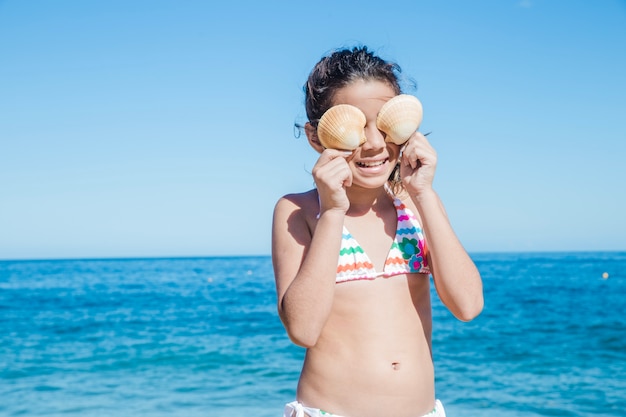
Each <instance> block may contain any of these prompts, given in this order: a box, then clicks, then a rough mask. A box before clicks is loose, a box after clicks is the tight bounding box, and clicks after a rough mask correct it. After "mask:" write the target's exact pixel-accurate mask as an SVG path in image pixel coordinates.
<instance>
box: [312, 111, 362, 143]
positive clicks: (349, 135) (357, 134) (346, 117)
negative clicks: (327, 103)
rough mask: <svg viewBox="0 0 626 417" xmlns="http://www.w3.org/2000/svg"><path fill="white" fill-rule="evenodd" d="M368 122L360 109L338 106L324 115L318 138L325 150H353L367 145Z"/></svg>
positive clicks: (318, 127)
mask: <svg viewBox="0 0 626 417" xmlns="http://www.w3.org/2000/svg"><path fill="white" fill-rule="evenodd" d="M366 121H367V120H366V118H365V115H364V114H363V112H362V111H361V110H360V109H359V108H358V107H355V106H352V105H350V104H338V105H336V106H333V107H331V108H330V109H328V110H326V112H325V113H324V114H323V115H322V118H321V119H320V121H319V124H318V125H317V136H318V138H319V140H320V143H321V144H322V146H324V147H325V148H332V149H340V150H353V149H356V148H358V147H359V146H360V145H362V144H363V143H365V140H366V139H365V123H366Z"/></svg>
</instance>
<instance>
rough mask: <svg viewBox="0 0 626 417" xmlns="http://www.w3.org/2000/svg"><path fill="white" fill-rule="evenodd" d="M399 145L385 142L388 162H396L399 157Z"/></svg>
mask: <svg viewBox="0 0 626 417" xmlns="http://www.w3.org/2000/svg"><path fill="white" fill-rule="evenodd" d="M400 148H401V147H400V145H396V144H395V143H390V142H387V153H388V154H389V161H390V162H397V161H398V159H399V158H400Z"/></svg>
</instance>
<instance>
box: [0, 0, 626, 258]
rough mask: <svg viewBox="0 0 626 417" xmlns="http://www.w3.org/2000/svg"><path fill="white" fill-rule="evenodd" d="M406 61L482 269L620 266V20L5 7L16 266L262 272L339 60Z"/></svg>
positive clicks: (454, 209) (348, 9)
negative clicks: (217, 260)
mask: <svg viewBox="0 0 626 417" xmlns="http://www.w3.org/2000/svg"><path fill="white" fill-rule="evenodd" d="M361 44H364V45H367V46H369V47H370V48H371V49H372V50H374V51H376V52H378V53H379V54H380V55H381V56H383V57H384V58H387V59H390V60H392V61H396V62H397V63H399V64H400V66H401V67H402V69H403V74H404V76H406V78H407V79H409V80H412V81H413V82H414V83H415V84H416V85H417V88H416V89H414V90H410V91H408V92H410V93H412V94H415V95H416V96H418V97H419V98H420V100H421V101H422V103H423V105H424V121H423V123H422V127H421V130H422V131H424V132H429V131H432V134H431V135H430V136H429V139H430V141H431V143H432V144H433V145H434V146H435V147H436V149H437V151H438V154H439V165H438V171H437V176H436V179H435V187H436V189H437V191H438V192H439V194H440V195H441V196H442V198H443V200H444V203H445V205H446V208H447V211H448V214H449V216H450V218H451V221H452V223H453V225H454V227H455V229H456V231H457V233H458V235H459V236H460V238H461V240H462V242H463V243H464V244H465V246H466V248H467V249H468V250H469V251H470V252H484V251H546V250H548V251H565V250H567V251H569V250H575V251H590V250H626V186H625V185H624V182H625V181H626V2H625V1H617V0H613V1H611V0H602V1H593V2H592V1H587V0H562V1H557V0H551V1H548V0H523V1H520V0H484V1H468V0H451V1H422V0H400V1H394V2H380V1H376V2H374V1H362V0H359V1H356V0H354V1H335V0H332V1H331V0H317V1H308V2H303V1H251V0H249V1H241V0H232V1H227V2H223V1H217V2H215V1H191V0H186V1H175V0H170V1H164V0H133V1H127V0H107V1H84V0H74V1H70V0H56V1H43V0H41V1H38V0H29V1H21V0H8V1H7V0H5V1H0V259H29V258H35V259H39V258H84V257H89V258H91V257H97V258H99V257H144V256H145V257H153V256H211V255H254V254H260V255H265V254H269V253H270V233H271V217H272V210H273V207H274V204H275V202H276V200H277V199H278V198H279V197H280V196H281V195H283V194H286V193H289V192H296V191H304V190H307V189H309V188H311V187H312V185H313V181H312V179H311V175H310V170H311V168H312V166H313V164H314V163H315V160H316V156H317V155H316V154H315V153H314V151H313V150H312V149H310V148H309V146H308V144H307V143H306V141H305V140H304V139H303V138H296V137H295V136H294V129H293V125H294V122H302V121H304V114H305V113H304V109H303V94H302V85H303V83H304V81H305V79H306V77H307V75H308V73H309V71H310V69H311V68H312V66H313V65H314V64H315V63H316V62H317V61H318V60H319V58H320V57H322V56H323V55H324V54H325V53H327V52H328V51H329V50H331V49H333V48H336V47H341V46H354V45H361Z"/></svg>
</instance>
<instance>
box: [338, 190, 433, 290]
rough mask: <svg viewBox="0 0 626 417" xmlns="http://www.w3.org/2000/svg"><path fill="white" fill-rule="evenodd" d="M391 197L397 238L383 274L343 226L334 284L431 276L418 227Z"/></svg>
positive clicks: (422, 237)
mask: <svg viewBox="0 0 626 417" xmlns="http://www.w3.org/2000/svg"><path fill="white" fill-rule="evenodd" d="M392 197H393V205H394V206H395V208H396V212H397V213H398V222H397V226H396V236H395V237H394V239H393V243H392V244H391V249H389V253H388V254H387V259H386V260H385V265H384V267H383V271H382V272H378V271H376V269H375V268H374V264H373V263H372V261H371V260H370V259H369V257H368V256H367V254H366V253H365V252H364V251H363V248H361V245H359V243H358V242H357V241H356V239H355V238H354V237H353V236H352V235H351V234H350V232H348V229H346V226H343V235H342V238H341V250H340V251H339V263H338V265H337V278H336V280H335V282H337V283H339V282H346V281H355V280H362V279H376V278H380V277H384V278H388V277H391V276H394V275H400V274H430V269H429V267H428V260H427V259H426V254H427V253H428V248H427V247H426V241H425V240H424V234H423V232H422V229H421V227H420V224H419V222H418V221H417V218H416V217H415V215H414V214H413V213H412V212H411V210H409V209H408V208H407V207H406V206H405V205H404V203H403V202H402V201H401V200H400V199H399V198H397V197H395V196H392Z"/></svg>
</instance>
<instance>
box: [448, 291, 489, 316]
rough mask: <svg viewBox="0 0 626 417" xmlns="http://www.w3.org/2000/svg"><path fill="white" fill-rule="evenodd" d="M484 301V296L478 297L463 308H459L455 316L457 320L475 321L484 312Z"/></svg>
mask: <svg viewBox="0 0 626 417" xmlns="http://www.w3.org/2000/svg"><path fill="white" fill-rule="evenodd" d="M483 307H484V300H483V297H482V294H481V295H480V296H479V297H476V298H475V299H474V300H473V301H472V302H469V303H467V304H466V305H465V306H463V308H459V310H458V311H457V312H456V314H455V316H456V318H457V319H459V320H461V321H464V322H469V321H472V320H474V319H475V318H476V317H478V315H479V314H480V313H481V312H482V311H483Z"/></svg>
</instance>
